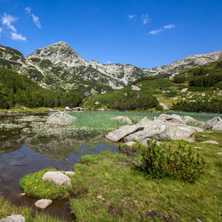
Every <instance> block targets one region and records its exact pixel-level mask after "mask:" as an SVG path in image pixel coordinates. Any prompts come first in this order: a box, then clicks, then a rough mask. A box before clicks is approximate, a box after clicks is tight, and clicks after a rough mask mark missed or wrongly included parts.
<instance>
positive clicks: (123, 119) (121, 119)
mask: <svg viewBox="0 0 222 222" xmlns="http://www.w3.org/2000/svg"><path fill="white" fill-rule="evenodd" d="M111 120H117V121H119V122H122V123H125V124H128V125H130V124H132V123H133V122H132V121H131V119H130V118H128V117H127V116H117V117H113V118H111Z"/></svg>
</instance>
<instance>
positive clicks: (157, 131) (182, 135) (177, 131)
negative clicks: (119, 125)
mask: <svg viewBox="0 0 222 222" xmlns="http://www.w3.org/2000/svg"><path fill="white" fill-rule="evenodd" d="M195 133H196V130H195V129H193V128H192V127H187V126H183V125H179V124H173V123H166V122H161V121H153V122H152V124H151V125H150V126H149V127H146V128H144V130H142V131H138V132H135V133H132V134H130V135H128V136H126V137H125V138H124V139H123V140H124V142H129V141H133V140H137V141H139V142H140V141H142V140H144V139H147V138H152V139H157V140H184V141H187V142H194V139H195Z"/></svg>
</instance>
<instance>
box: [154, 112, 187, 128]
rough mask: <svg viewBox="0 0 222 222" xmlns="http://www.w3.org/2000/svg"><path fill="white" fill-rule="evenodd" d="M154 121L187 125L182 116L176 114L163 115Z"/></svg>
mask: <svg viewBox="0 0 222 222" xmlns="http://www.w3.org/2000/svg"><path fill="white" fill-rule="evenodd" d="M154 120H161V121H163V122H171V123H178V124H182V125H186V122H185V119H184V118H183V117H182V116H179V115H176V114H172V115H167V114H161V115H160V116H159V117H155V118H154Z"/></svg>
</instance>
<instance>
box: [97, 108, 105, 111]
mask: <svg viewBox="0 0 222 222" xmlns="http://www.w3.org/2000/svg"><path fill="white" fill-rule="evenodd" d="M97 111H105V109H103V108H101V109H97Z"/></svg>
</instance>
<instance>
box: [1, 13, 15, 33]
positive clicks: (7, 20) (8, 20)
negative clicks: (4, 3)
mask: <svg viewBox="0 0 222 222" xmlns="http://www.w3.org/2000/svg"><path fill="white" fill-rule="evenodd" d="M17 19H18V18H16V17H13V16H12V15H7V14H6V13H4V16H2V24H3V25H6V26H7V27H8V28H9V29H11V30H12V31H13V32H16V31H17V30H16V28H15V27H14V26H13V25H12V24H11V23H13V22H15V21H17Z"/></svg>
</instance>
